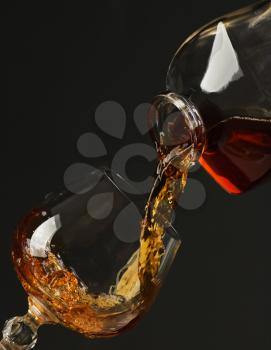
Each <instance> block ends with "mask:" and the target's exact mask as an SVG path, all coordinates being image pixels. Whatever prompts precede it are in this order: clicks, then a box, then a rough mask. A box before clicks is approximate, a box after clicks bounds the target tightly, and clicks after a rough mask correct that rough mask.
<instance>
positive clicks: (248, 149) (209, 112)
mask: <svg viewBox="0 0 271 350" xmlns="http://www.w3.org/2000/svg"><path fill="white" fill-rule="evenodd" d="M270 32H271V1H259V2H257V3H256V4H254V5H252V6H249V7H246V8H243V9H241V10H238V11H235V12H233V13H230V14H228V15H225V16H223V17H221V18H218V19H216V20H214V21H212V22H211V23H209V24H207V25H206V26H204V27H202V28H201V29H199V30H198V31H196V32H195V33H194V34H192V35H191V36H190V37H189V38H188V39H187V40H186V41H185V42H184V43H183V44H182V45H181V46H180V48H179V49H178V50H177V52H176V53H175V55H174V57H173V59H172V61H171V63H170V66H169V69H168V73H167V79H166V87H167V92H166V93H164V94H160V95H158V96H157V97H156V98H155V100H154V102H153V108H151V111H150V115H149V122H150V128H151V134H152V136H153V137H154V139H155V142H156V144H157V146H158V150H159V153H160V157H161V158H163V157H165V156H166V155H169V154H171V157H172V158H174V157H175V158H176V155H177V154H178V150H179V149H180V146H181V148H182V149H183V148H185V147H188V146H189V145H190V146H191V145H193V147H194V161H199V162H200V164H201V165H202V167H203V168H204V169H205V170H206V171H207V172H208V173H209V174H210V175H211V176H212V177H213V178H214V180H216V182H217V183H218V184H219V185H221V186H222V187H223V188H224V189H225V190H226V191H227V192H229V193H231V194H240V193H242V192H244V191H246V190H248V189H249V188H251V187H252V186H254V185H255V184H256V183H258V182H259V181H260V180H261V179H262V178H263V177H265V175H266V174H267V173H268V172H269V171H270V168H271V77H270V74H271V38H270ZM177 163H178V162H176V164H177Z"/></svg>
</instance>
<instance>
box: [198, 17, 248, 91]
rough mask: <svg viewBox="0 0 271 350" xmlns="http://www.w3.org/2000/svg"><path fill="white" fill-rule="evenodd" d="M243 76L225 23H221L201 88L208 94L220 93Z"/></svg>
mask: <svg viewBox="0 0 271 350" xmlns="http://www.w3.org/2000/svg"><path fill="white" fill-rule="evenodd" d="M242 76H243V72H242V69H241V68H240V65H239V62H238V57H237V54H236V52H235V50H234V48H233V46H232V43H231V40H230V38H229V35H228V33H227V30H226V27H225V25H224V23H223V22H219V23H218V25H217V31H216V35H215V39H214V43H213V47H212V51H211V54H210V57H209V62H208V66H207V70H206V72H205V74H204V77H203V79H202V81H201V84H200V87H201V89H202V90H203V91H205V92H208V93H211V92H220V91H222V90H224V89H225V88H226V87H227V86H228V85H229V84H230V83H231V82H233V81H235V80H237V79H239V78H240V77H242Z"/></svg>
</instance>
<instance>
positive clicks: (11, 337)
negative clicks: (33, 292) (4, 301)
mask: <svg viewBox="0 0 271 350" xmlns="http://www.w3.org/2000/svg"><path fill="white" fill-rule="evenodd" d="M28 303H29V309H28V312H27V314H26V315H24V316H16V317H13V318H11V319H10V320H7V321H6V323H5V325H4V329H3V338H2V340H1V341H0V350H28V349H32V348H33V347H34V346H35V345H36V342H37V337H38V333H37V332H38V328H39V327H40V326H41V325H43V324H46V323H58V319H57V318H56V317H55V316H54V315H53V314H52V313H51V312H50V311H49V310H48V309H47V308H46V307H45V305H44V304H42V303H41V302H40V301H39V300H38V299H37V298H35V297H33V296H30V297H29V298H28Z"/></svg>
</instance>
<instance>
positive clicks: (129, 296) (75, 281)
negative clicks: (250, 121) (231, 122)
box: [12, 156, 190, 337]
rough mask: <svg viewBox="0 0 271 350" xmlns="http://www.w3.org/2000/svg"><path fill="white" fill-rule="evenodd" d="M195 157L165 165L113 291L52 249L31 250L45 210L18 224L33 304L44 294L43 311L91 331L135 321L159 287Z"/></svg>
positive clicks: (18, 263) (19, 262) (20, 258)
mask: <svg viewBox="0 0 271 350" xmlns="http://www.w3.org/2000/svg"><path fill="white" fill-rule="evenodd" d="M189 162H190V158H189V157H188V156H186V157H185V159H184V160H183V164H184V167H183V169H184V170H183V171H182V172H180V171H179V170H177V169H176V168H175V167H172V166H171V165H170V164H166V166H164V167H162V168H160V171H159V174H158V176H157V179H156V182H155V184H154V187H153V190H152V192H151V195H150V197H149V200H148V203H147V205H146V212H145V218H144V220H143V222H142V229H141V238H140V244H139V249H138V250H136V251H135V252H134V253H133V254H132V256H131V257H130V259H129V260H128V261H127V263H126V264H125V265H124V266H123V267H122V268H121V270H120V271H119V272H118V273H117V276H116V280H115V283H114V284H112V286H111V287H110V288H109V290H108V291H107V293H100V294H99V293H98V294H97V293H96V294H93V293H91V292H89V290H88V288H87V287H86V285H85V284H84V283H83V281H82V280H81V279H80V276H77V274H76V272H75V271H74V270H73V269H71V268H67V267H66V266H65V264H64V262H63V260H62V258H61V256H60V255H56V254H54V253H53V252H52V251H51V252H49V253H48V256H47V257H46V258H37V257H33V256H31V254H30V249H29V241H30V238H31V235H32V234H33V231H34V230H35V229H36V228H37V227H39V225H41V224H42V222H44V221H45V220H46V219H47V217H46V216H44V215H45V212H44V211H42V210H38V211H35V212H33V213H31V214H30V215H29V216H28V217H26V218H25V220H24V221H23V222H22V224H21V225H20V226H19V228H18V230H17V234H16V237H15V240H14V246H13V252H12V256H13V261H14V265H15V268H16V271H17V274H18V276H19V278H20V280H21V282H22V284H23V286H24V288H25V290H26V291H27V293H28V294H29V295H30V296H31V297H30V304H35V300H38V301H39V303H38V304H37V305H34V306H35V307H36V308H41V305H42V310H41V312H44V308H46V309H47V310H49V311H50V312H49V313H51V314H53V315H54V317H55V318H56V319H54V322H60V323H62V324H64V325H65V326H66V327H68V328H71V329H73V330H75V331H77V332H80V333H82V334H84V335H85V336H87V337H107V336H112V335H116V334H118V333H119V332H121V331H123V330H124V329H126V328H127V327H129V326H130V325H131V324H133V322H135V320H137V319H138V318H139V317H140V316H141V315H142V314H143V313H144V312H145V311H146V310H147V309H148V307H149V306H150V304H151V303H152V301H153V298H154V297H155V295H156V293H157V291H158V290H159V287H160V282H161V276H159V273H160V272H161V271H160V270H161V269H160V267H161V262H162V259H163V256H164V254H165V253H166V252H165V246H164V241H163V238H164V235H165V233H166V230H167V227H168V226H169V225H170V221H171V216H172V211H173V209H174V206H175V201H176V198H177V197H178V196H179V195H180V193H181V192H182V190H183V188H184V186H185V182H186V176H187V170H188V166H189ZM33 297H34V298H33ZM43 307H44V308H43ZM56 320H57V321H56Z"/></svg>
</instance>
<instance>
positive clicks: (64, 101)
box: [0, 0, 271, 350]
mask: <svg viewBox="0 0 271 350" xmlns="http://www.w3.org/2000/svg"><path fill="white" fill-rule="evenodd" d="M246 4H249V1H248V0H242V1H241V0H238V1H237V0H234V1H233V0H231V1H226V0H223V1H216V2H214V1H213V0H204V1H186V2H185V1H181V0H178V1H173V0H168V1H150V0H145V1H141V2H140V1H125V0H114V1H113V0H107V1H101V2H98V1H88V2H85V3H83V2H73V3H70V4H68V3H66V2H63V3H62V4H61V3H59V2H54V3H51V4H50V3H49V2H35V3H33V4H30V2H22V1H20V2H19V1H18V2H14V1H13V2H12V3H10V5H9V6H8V8H6V9H2V13H1V57H2V59H3V62H5V59H7V61H8V66H7V67H8V89H7V86H6V85H5V86H4V89H5V91H8V114H7V113H6V112H4V111H3V110H2V112H3V113H2V115H1V123H2V126H1V129H2V132H1V138H0V144H1V158H0V159H1V174H0V176H1V188H0V201H1V216H0V228H1V231H0V232H1V236H0V239H1V254H0V259H1V264H0V267H1V289H0V290H1V300H0V310H1V311H0V322H1V325H3V323H4V321H5V320H6V319H7V318H10V317H11V316H14V315H20V314H23V313H24V312H25V310H26V297H25V293H24V291H23V289H22V287H21V286H20V283H19V282H18V280H17V278H16V275H15V273H14V272H13V269H12V266H11V260H10V241H11V236H12V232H13V231H14V227H15V225H16V223H17V222H18V220H19V219H20V218H21V217H22V216H23V215H24V214H25V213H26V212H27V211H28V210H29V209H30V208H31V207H33V206H34V205H35V204H36V203H39V201H40V200H41V199H42V197H43V195H44V194H46V193H47V192H50V191H52V190H54V189H56V188H58V187H61V186H62V183H63V173H64V171H65V170H66V168H67V167H68V166H69V165H70V164H72V163H74V162H78V161H81V162H87V163H91V161H90V160H87V159H84V158H83V157H82V156H80V155H79V153H78V151H77V149H76V142H77V140H78V137H79V136H80V135H81V134H82V133H85V132H87V131H91V125H92V120H91V119H93V116H94V112H95V109H96V107H97V106H98V105H99V103H101V102H103V101H106V100H114V101H118V102H119V103H120V104H121V105H123V107H124V108H125V110H126V113H127V118H128V121H127V123H128V125H129V128H130V129H131V128H134V126H133V121H132V112H133V109H134V108H135V107H136V106H137V105H138V104H139V103H141V102H145V101H149V100H150V99H151V98H152V97H153V96H154V95H156V93H157V92H159V91H160V90H163V89H164V87H165V85H164V84H165V75H166V70H167V66H168V64H169V61H170V59H171V56H172V54H173V53H174V51H175V50H176V48H177V47H178V45H179V44H180V43H181V42H182V41H183V40H184V39H185V38H186V36H187V35H189V34H190V33H191V32H192V31H193V30H195V29H197V28H198V27H199V26H201V25H203V24H205V23H206V22H208V21H209V20H211V19H213V18H214V17H217V16H219V15H222V14H223V13H225V12H228V11H231V10H234V9H236V8H238V7H241V6H243V5H246ZM5 67H6V65H5V63H3V65H2V68H3V72H4V71H5V70H6V68H5ZM4 96H5V94H4V95H2V97H3V98H2V101H3V102H4V101H5V100H6V98H5V97H4ZM131 125H132V126H131ZM137 137H138V138H140V136H138V134H137V131H136V130H135V133H134V140H136V139H137ZM139 140H140V139H139ZM110 142H112V145H110V143H109V144H108V143H107V146H109V147H110V146H112V147H113V146H114V144H113V143H114V142H118V141H114V140H113V139H110ZM105 143H106V142H105ZM134 164H137V166H136V168H137V170H134V173H133V174H132V175H133V176H134V177H135V178H136V177H137V178H140V176H142V177H143V178H144V176H145V175H146V173H147V172H150V171H153V169H154V164H152V165H151V166H150V165H148V164H147V162H146V160H144V159H143V158H142V159H135V163H134ZM133 167H134V168H133V169H135V165H133ZM193 176H194V177H196V178H198V179H200V180H201V182H202V183H203V184H204V186H205V188H206V190H207V199H206V202H205V204H204V206H203V207H201V208H200V209H198V210H194V211H185V210H179V212H178V216H177V221H176V227H177V229H178V230H179V231H180V232H181V234H182V237H183V246H182V249H181V251H180V253H179V254H178V256H177V258H176V261H175V263H174V266H173V267H172V270H171V273H170V274H169V277H168V279H167V282H166V284H165V286H164V288H163V289H162V291H161V293H160V296H159V297H158V300H157V301H156V303H155V305H154V306H153V307H152V309H151V311H150V312H149V313H148V315H146V317H145V318H144V319H143V320H142V321H141V322H140V323H139V324H138V325H137V326H136V327H135V328H134V329H132V330H131V331H129V332H127V333H125V334H123V335H121V336H119V337H116V338H113V339H108V340H88V339H84V338H83V337H81V336H80V335H78V334H75V333H73V332H71V331H69V330H67V329H64V328H62V327H59V326H45V327H42V328H41V329H40V331H39V340H38V344H37V349H48V348H50V349H58V348H65V349H66V350H68V349H75V348H76V349H108V348H110V349H111V348H113V349H119V350H121V349H126V348H129V349H138V348H149V347H154V348H156V349H164V348H166V347H170V348H171V349H172V348H180V349H186V350H195V349H210V350H211V349H218V350H224V349H231V350H235V349H236V350H237V349H238V350H242V349H260V350H264V349H270V348H271V332H270V329H271V328H270V326H271V284H270V276H271V274H270V266H271V254H270V250H271V238H270V215H271V214H270V213H271V211H270V199H269V198H270V194H271V186H270V184H269V185H265V186H258V187H257V188H256V189H254V190H252V191H250V192H249V193H247V194H245V195H243V196H240V197H231V196H229V195H228V194H226V193H224V192H223V191H222V190H221V189H220V188H219V187H218V185H216V184H215V183H214V181H213V180H212V179H211V178H210V177H209V176H208V175H207V174H205V173H204V171H202V170H200V171H198V172H197V173H195V174H193Z"/></svg>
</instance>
